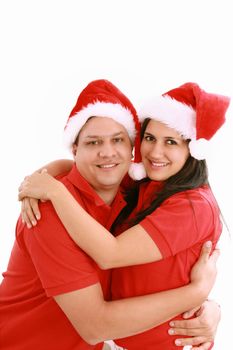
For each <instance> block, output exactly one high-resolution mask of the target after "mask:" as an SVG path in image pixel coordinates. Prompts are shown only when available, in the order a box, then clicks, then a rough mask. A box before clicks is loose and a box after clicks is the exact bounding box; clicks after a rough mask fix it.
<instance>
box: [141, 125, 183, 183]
mask: <svg viewBox="0 0 233 350" xmlns="http://www.w3.org/2000/svg"><path fill="white" fill-rule="evenodd" d="M141 155H142V162H143V164H144V166H145V169H146V172H147V176H148V177H149V178H150V179H151V180H155V181H164V180H167V179H168V178H169V177H171V176H172V175H175V174H176V173H177V172H178V171H180V170H181V169H182V167H183V166H184V164H185V162H186V160H187V158H188V157H189V155H190V153H189V147H188V143H187V141H186V140H184V139H183V138H182V137H181V136H180V135H179V134H178V133H177V132H176V131H175V130H174V129H171V128H169V127H168V126H166V125H165V124H163V123H160V122H158V121H155V120H150V121H149V123H148V125H147V127H146V130H145V133H144V136H143V139H142V143H141Z"/></svg>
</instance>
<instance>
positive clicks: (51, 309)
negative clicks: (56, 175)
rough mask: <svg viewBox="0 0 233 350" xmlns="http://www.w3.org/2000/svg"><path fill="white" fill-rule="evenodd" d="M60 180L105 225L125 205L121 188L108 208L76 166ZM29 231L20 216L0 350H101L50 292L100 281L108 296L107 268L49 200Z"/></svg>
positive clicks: (2, 309) (0, 297)
mask: <svg viewBox="0 0 233 350" xmlns="http://www.w3.org/2000/svg"><path fill="white" fill-rule="evenodd" d="M61 181H62V182H63V183H64V184H65V186H66V187H67V189H68V190H69V191H70V192H71V193H72V195H73V196H74V198H75V199H76V200H77V201H78V202H79V203H80V204H81V205H82V206H83V207H84V208H85V209H86V211H88V212H89V213H90V214H91V215H92V216H93V217H94V218H95V219H96V220H98V221H99V222H100V223H101V224H102V225H104V226H105V227H106V228H108V229H109V228H110V227H111V224H112V223H113V221H114V220H115V218H116V217H117V215H118V214H119V212H120V211H121V209H122V208H123V207H124V206H125V201H124V199H123V197H122V195H121V193H120V192H119V193H118V194H117V196H116V198H115V200H114V201H113V203H112V205H111V207H110V206H108V205H106V204H105V203H104V202H103V200H102V199H101V198H100V197H99V196H98V195H97V194H96V193H95V191H94V190H93V189H92V187H91V186H90V185H89V184H88V183H87V182H86V180H85V179H84V178H83V177H82V176H81V175H80V174H79V173H78V171H77V169H76V166H74V167H73V169H72V170H71V172H70V173H69V174H68V175H67V176H65V177H63V178H62V179H61ZM40 209H41V214H42V218H41V220H40V221H39V222H38V224H37V225H36V226H35V227H34V228H32V229H30V230H28V229H27V227H26V226H25V225H23V224H22V221H21V219H19V220H18V223H17V228H16V241H15V244H14V247H13V250H12V253H11V258H10V261H9V265H8V268H7V271H6V272H5V273H4V274H3V277H4V279H3V281H2V284H1V289H0V290H1V293H0V315H1V322H0V348H1V349H4V350H32V349H38V350H68V349H69V350H71V349H72V350H74V349H78V350H84V349H95V350H96V349H102V343H101V344H98V345H97V346H91V345H89V344H87V343H86V342H85V341H84V340H83V339H82V338H81V337H80V336H79V335H78V334H77V332H76V331H75V329H74V328H73V326H72V325H71V323H70V322H69V320H68V319H67V317H66V316H65V314H64V313H63V312H62V311H61V309H60V308H59V306H58V305H57V303H56V302H55V301H54V299H53V296H55V295H59V294H63V293H67V292H70V291H74V290H78V289H81V288H85V287H88V286H90V285H93V284H95V283H98V282H99V281H100V282H101V285H102V288H103V291H104V294H105V297H106V298H108V292H109V283H110V272H109V271H102V270H100V269H99V268H98V267H97V265H96V264H95V262H94V261H93V260H92V259H91V258H89V257H88V256H87V255H86V254H85V253H84V252H83V251H82V250H81V249H80V248H79V247H78V246H77V245H76V244H75V243H74V242H73V240H72V239H71V238H70V237H69V235H68V234H67V232H66V230H65V228H64V226H63V224H62V223H61V221H60V219H59V218H58V216H57V214H56V212H55V210H54V208H53V206H52V204H51V202H50V201H47V202H45V203H41V205H40Z"/></svg>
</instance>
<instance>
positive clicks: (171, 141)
mask: <svg viewBox="0 0 233 350" xmlns="http://www.w3.org/2000/svg"><path fill="white" fill-rule="evenodd" d="M167 144H168V145H177V142H176V141H175V140H172V139H169V140H167Z"/></svg>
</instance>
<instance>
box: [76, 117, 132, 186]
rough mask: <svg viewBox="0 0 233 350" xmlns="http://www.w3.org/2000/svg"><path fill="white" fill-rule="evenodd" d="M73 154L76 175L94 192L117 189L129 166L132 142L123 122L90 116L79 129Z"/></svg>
mask: <svg viewBox="0 0 233 350" xmlns="http://www.w3.org/2000/svg"><path fill="white" fill-rule="evenodd" d="M73 154H74V160H75V163H76V166H77V168H78V170H79V172H80V174H81V175H82V176H83V177H84V178H85V179H86V180H87V181H88V182H89V184H90V185H91V186H92V187H93V188H94V189H95V190H96V192H97V193H98V192H100V191H103V190H104V191H106V190H113V189H116V188H118V186H119V184H120V183H121V180H122V179H123V177H124V176H125V174H126V173H127V171H128V169H129V165H130V161H131V158H132V145H131V142H130V139H129V136H128V133H127V131H126V129H125V128H124V127H123V125H121V124H119V123H117V122H116V121H114V120H113V119H111V118H106V117H93V118H91V119H89V120H88V121H87V123H86V124H85V125H84V126H83V128H82V130H81V131H80V133H79V138H78V144H77V145H73Z"/></svg>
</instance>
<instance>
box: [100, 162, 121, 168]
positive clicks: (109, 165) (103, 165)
mask: <svg viewBox="0 0 233 350" xmlns="http://www.w3.org/2000/svg"><path fill="white" fill-rule="evenodd" d="M117 165H118V164H117V163H112V164H98V165H97V167H98V168H100V169H112V168H115V167H116V166H117Z"/></svg>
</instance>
